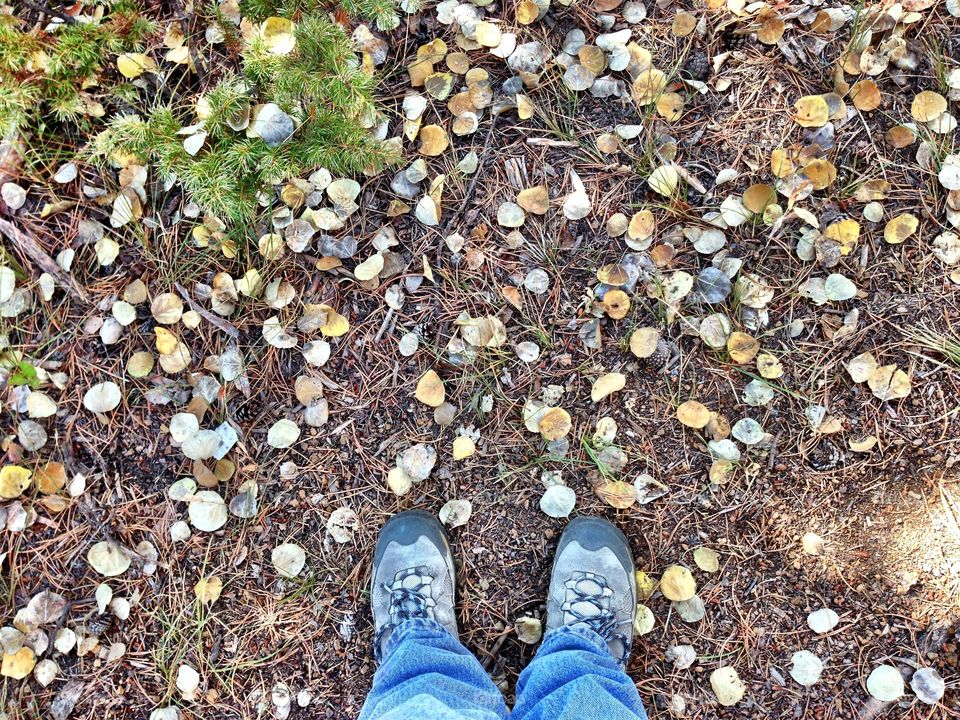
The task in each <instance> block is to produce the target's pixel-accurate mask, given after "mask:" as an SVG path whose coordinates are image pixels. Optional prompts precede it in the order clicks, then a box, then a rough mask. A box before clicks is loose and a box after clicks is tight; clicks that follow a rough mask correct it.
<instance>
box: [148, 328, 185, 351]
mask: <svg viewBox="0 0 960 720" xmlns="http://www.w3.org/2000/svg"><path fill="white" fill-rule="evenodd" d="M153 332H154V334H155V335H156V336H157V352H159V353H160V354H161V355H169V354H170V353H172V352H173V351H174V350H176V349H177V345H179V341H178V340H177V336H176V335H174V334H173V333H172V332H170V331H169V330H167V329H166V328H162V327H155V328H154V329H153Z"/></svg>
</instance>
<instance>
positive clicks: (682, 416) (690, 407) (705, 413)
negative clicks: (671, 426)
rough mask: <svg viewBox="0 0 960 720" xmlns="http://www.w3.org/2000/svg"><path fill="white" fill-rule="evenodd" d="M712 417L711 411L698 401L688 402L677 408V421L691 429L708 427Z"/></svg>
mask: <svg viewBox="0 0 960 720" xmlns="http://www.w3.org/2000/svg"><path fill="white" fill-rule="evenodd" d="M711 416H712V413H711V412H710V409H709V408H707V406H706V405H703V404H702V403H699V402H697V401H696V400H687V401H686V402H684V403H681V404H680V406H679V407H678V408H677V420H679V421H680V423H681V424H683V425H686V426H687V427H689V428H696V429H700V428H703V427H706V426H707V423H708V422H710V417H711Z"/></svg>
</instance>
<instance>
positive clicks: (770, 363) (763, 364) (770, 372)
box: [757, 353, 783, 380]
mask: <svg viewBox="0 0 960 720" xmlns="http://www.w3.org/2000/svg"><path fill="white" fill-rule="evenodd" d="M757 371H758V372H759V373H760V377H764V378H766V379H767V380H775V379H776V378H778V377H780V376H781V375H783V365H781V364H780V361H779V360H777V359H776V358H775V357H774V356H773V355H771V354H770V353H760V354H759V355H757Z"/></svg>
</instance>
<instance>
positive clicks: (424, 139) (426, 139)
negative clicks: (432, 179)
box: [420, 125, 450, 157]
mask: <svg viewBox="0 0 960 720" xmlns="http://www.w3.org/2000/svg"><path fill="white" fill-rule="evenodd" d="M449 146H450V137H449V136H448V135H447V131H446V130H444V129H443V128H442V127H440V126H439V125H427V126H425V127H424V128H423V129H421V130H420V154H421V155H426V156H428V157H436V156H437V155H440V154H441V153H443V151H444V150H446V149H447V148H448V147H449Z"/></svg>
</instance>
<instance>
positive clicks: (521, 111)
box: [517, 95, 536, 120]
mask: <svg viewBox="0 0 960 720" xmlns="http://www.w3.org/2000/svg"><path fill="white" fill-rule="evenodd" d="M535 112H536V106H535V105H534V104H533V101H531V100H530V98H528V97H527V96H526V95H517V117H519V118H520V119H521V120H529V119H530V118H532V117H533V114H534V113H535Z"/></svg>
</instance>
